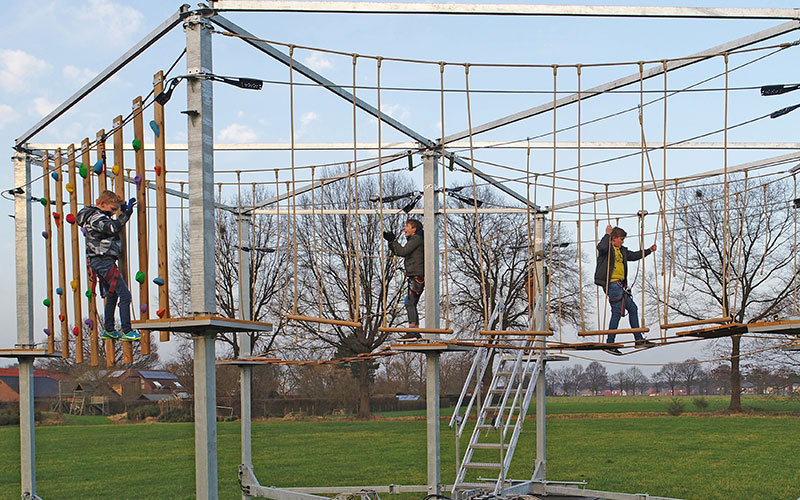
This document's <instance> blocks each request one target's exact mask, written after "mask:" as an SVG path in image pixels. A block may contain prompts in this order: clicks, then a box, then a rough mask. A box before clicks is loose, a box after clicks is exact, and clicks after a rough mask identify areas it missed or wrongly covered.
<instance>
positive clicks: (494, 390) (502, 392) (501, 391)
mask: <svg viewBox="0 0 800 500" xmlns="http://www.w3.org/2000/svg"><path fill="white" fill-rule="evenodd" d="M516 392H517V390H516V389H511V390H510V391H508V393H509V394H515V393H516ZM505 393H506V390H505V389H491V390H490V391H489V394H505Z"/></svg>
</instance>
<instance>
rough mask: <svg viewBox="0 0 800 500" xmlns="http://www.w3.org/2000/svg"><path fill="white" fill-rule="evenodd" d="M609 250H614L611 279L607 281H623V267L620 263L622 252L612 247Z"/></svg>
mask: <svg viewBox="0 0 800 500" xmlns="http://www.w3.org/2000/svg"><path fill="white" fill-rule="evenodd" d="M611 248H613V249H614V270H613V271H611V279H610V280H609V281H611V282H614V281H622V280H624V279H625V265H624V264H623V263H622V252H620V251H619V248H617V247H615V246H613V245H612V246H611Z"/></svg>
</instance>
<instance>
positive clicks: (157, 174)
mask: <svg viewBox="0 0 800 500" xmlns="http://www.w3.org/2000/svg"><path fill="white" fill-rule="evenodd" d="M153 170H155V171H156V177H160V176H161V170H162V169H161V165H156V166H155V167H153Z"/></svg>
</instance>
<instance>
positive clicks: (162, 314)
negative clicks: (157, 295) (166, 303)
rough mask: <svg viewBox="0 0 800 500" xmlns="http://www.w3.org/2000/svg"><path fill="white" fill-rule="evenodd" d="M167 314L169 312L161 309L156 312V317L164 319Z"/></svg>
mask: <svg viewBox="0 0 800 500" xmlns="http://www.w3.org/2000/svg"><path fill="white" fill-rule="evenodd" d="M166 312H167V310H166V309H159V310H158V311H156V316H158V317H159V318H163V317H164V314H166Z"/></svg>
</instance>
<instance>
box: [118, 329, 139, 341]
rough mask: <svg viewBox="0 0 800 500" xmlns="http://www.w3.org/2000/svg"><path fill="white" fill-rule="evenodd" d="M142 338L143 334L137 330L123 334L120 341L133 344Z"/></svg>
mask: <svg viewBox="0 0 800 500" xmlns="http://www.w3.org/2000/svg"><path fill="white" fill-rule="evenodd" d="M141 338H142V336H141V334H139V332H137V331H136V330H131V331H129V332H125V333H123V334H122V335H121V336H120V337H119V339H120V340H123V341H125V342H133V341H134V340H140V339H141Z"/></svg>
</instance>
